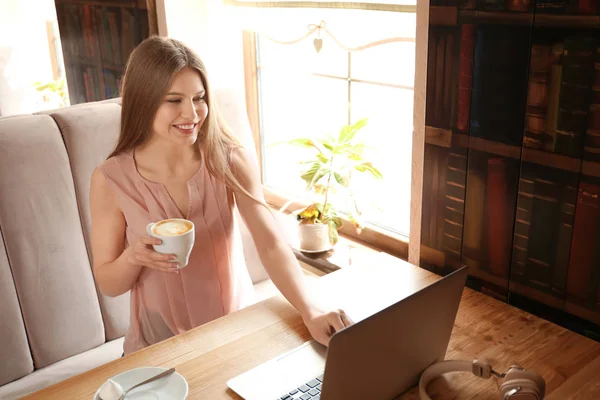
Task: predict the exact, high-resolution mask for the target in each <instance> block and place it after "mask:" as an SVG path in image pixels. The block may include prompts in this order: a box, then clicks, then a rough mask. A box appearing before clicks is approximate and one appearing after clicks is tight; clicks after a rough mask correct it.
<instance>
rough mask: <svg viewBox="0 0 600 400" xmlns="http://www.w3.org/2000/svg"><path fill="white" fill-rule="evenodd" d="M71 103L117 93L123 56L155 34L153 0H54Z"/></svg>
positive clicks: (121, 73)
mask: <svg viewBox="0 0 600 400" xmlns="http://www.w3.org/2000/svg"><path fill="white" fill-rule="evenodd" d="M55 6H56V14H57V18H58V25H59V31H60V37H61V43H62V50H63V56H64V61H65V72H66V77H67V85H68V88H69V98H70V101H71V104H79V103H86V102H90V101H98V100H105V99H110V98H114V97H118V96H119V87H120V80H121V77H122V75H123V72H124V68H125V64H126V62H127V58H128V57H129V54H130V53H131V51H132V50H133V49H134V48H135V46H137V45H138V44H139V43H140V42H141V41H142V40H143V39H145V38H147V37H149V36H150V35H153V34H156V33H158V32H157V23H156V15H155V10H156V7H155V4H154V0H55Z"/></svg>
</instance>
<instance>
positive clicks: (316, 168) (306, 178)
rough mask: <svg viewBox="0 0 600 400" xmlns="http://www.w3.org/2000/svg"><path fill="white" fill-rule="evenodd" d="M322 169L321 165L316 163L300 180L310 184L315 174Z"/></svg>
mask: <svg viewBox="0 0 600 400" xmlns="http://www.w3.org/2000/svg"><path fill="white" fill-rule="evenodd" d="M320 169H321V163H319V162H314V163H313V164H312V165H311V166H310V168H309V169H307V170H306V171H305V172H304V173H303V174H302V175H300V178H302V180H304V181H305V182H306V183H309V182H311V181H312V180H313V178H314V176H315V174H316V173H317V172H318V171H319V170H320Z"/></svg>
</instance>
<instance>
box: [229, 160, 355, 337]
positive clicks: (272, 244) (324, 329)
mask: <svg viewBox="0 0 600 400" xmlns="http://www.w3.org/2000/svg"><path fill="white" fill-rule="evenodd" d="M232 167H233V173H234V175H235V177H236V178H237V179H238V181H239V183H240V184H241V185H242V187H244V189H246V190H247V191H248V192H249V193H250V194H252V195H253V196H254V197H255V198H256V199H259V200H261V201H263V202H264V197H263V190H262V184H261V182H260V179H259V174H258V168H257V166H256V163H255V162H254V160H253V159H252V158H251V157H250V156H249V155H248V153H247V152H246V150H244V149H241V148H238V149H235V150H234V151H233V154H232ZM235 196H236V202H237V205H238V209H239V211H240V214H241V216H242V218H243V219H244V222H245V223H246V225H247V226H248V230H249V231H250V234H251V235H252V239H253V240H254V244H255V245H256V248H257V250H258V254H259V256H260V259H261V261H262V263H263V265H264V266H265V269H266V271H267V273H268V274H269V277H270V278H271V280H272V281H273V283H274V284H275V285H276V286H277V288H278V289H279V291H280V292H281V293H282V294H283V295H284V296H285V298H286V299H287V300H288V301H289V302H290V303H291V304H292V305H293V306H294V307H295V308H296V309H297V310H298V311H299V312H300V314H301V315H302V318H303V320H304V323H305V324H306V326H307V327H308V329H309V331H310V333H311V334H312V336H313V337H314V338H315V340H317V341H318V342H320V343H322V344H324V345H327V344H328V343H329V337H330V336H331V335H332V334H333V332H335V331H338V330H340V329H343V328H344V327H345V326H348V325H350V324H351V323H352V322H351V321H350V320H349V318H348V317H347V316H346V314H345V313H344V312H343V311H342V310H336V311H331V312H323V311H322V310H320V309H319V308H318V307H317V306H316V305H314V304H313V303H312V302H311V300H310V299H309V296H308V292H307V290H306V286H305V280H304V274H303V273H302V269H301V268H300V265H299V263H298V261H297V260H296V257H295V256H294V253H293V252H292V250H291V248H290V246H289V245H288V244H287V243H286V242H285V241H284V240H283V239H282V234H281V233H280V232H279V230H278V228H277V225H276V222H275V219H274V218H273V215H272V214H271V213H270V212H269V210H267V209H266V208H265V207H264V206H263V205H261V204H258V203H257V202H256V201H255V200H253V199H251V198H249V197H248V196H247V195H245V194H243V193H239V192H236V193H235Z"/></svg>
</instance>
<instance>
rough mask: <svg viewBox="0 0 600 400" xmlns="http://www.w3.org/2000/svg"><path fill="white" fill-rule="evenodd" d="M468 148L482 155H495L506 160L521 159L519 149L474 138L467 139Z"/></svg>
mask: <svg viewBox="0 0 600 400" xmlns="http://www.w3.org/2000/svg"><path fill="white" fill-rule="evenodd" d="M469 148H470V149H474V150H478V151H482V152H484V153H490V154H495V155H497V156H502V157H506V158H513V159H515V160H518V159H520V158H521V147H519V146H514V145H510V144H506V143H501V142H494V141H492V140H487V139H482V138H478V137H474V136H470V137H469Z"/></svg>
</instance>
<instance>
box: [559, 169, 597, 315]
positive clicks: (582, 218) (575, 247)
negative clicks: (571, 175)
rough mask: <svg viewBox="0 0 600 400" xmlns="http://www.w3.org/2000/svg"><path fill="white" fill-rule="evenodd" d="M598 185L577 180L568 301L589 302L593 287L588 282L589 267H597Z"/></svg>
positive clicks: (589, 279)
mask: <svg viewBox="0 0 600 400" xmlns="http://www.w3.org/2000/svg"><path fill="white" fill-rule="evenodd" d="M599 228H600V186H599V185H597V184H594V183H590V182H585V181H582V182H580V183H579V189H578V197H577V204H576V207H575V219H574V224H573V238H572V242H571V254H570V256H569V269H568V273H567V296H568V299H569V300H570V301H573V302H575V303H578V304H580V305H589V303H590V296H595V293H596V290H597V288H594V287H593V286H592V284H591V279H592V270H593V269H594V268H596V269H597V268H598V263H597V261H598V259H597V248H598V246H597V241H598V236H599V234H600V229H599Z"/></svg>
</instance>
